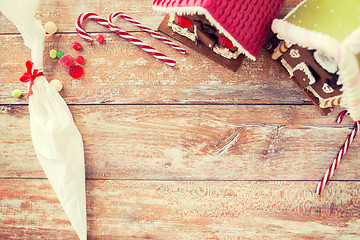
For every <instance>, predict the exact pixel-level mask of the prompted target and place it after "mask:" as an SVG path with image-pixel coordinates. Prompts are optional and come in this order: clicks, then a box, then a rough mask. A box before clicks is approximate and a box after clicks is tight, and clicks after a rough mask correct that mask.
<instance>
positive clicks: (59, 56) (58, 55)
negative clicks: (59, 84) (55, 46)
mask: <svg viewBox="0 0 360 240" xmlns="http://www.w3.org/2000/svg"><path fill="white" fill-rule="evenodd" d="M56 56H57V58H58V59H60V58H62V56H64V53H63V52H57V54H56Z"/></svg>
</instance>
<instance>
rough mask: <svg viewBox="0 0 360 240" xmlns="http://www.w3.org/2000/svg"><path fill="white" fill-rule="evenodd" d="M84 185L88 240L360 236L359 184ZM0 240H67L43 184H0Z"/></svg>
mask: <svg viewBox="0 0 360 240" xmlns="http://www.w3.org/2000/svg"><path fill="white" fill-rule="evenodd" d="M313 185H314V182H301V181H300V182H298V181H296V182H288V181H284V182H283V181H281V182H272V181H270V182H248V181H240V182H228V181H215V182H214V181H200V182H193V181H191V182H187V181H184V182H182V181H181V182H177V181H175V182H173V181H115V180H109V181H102V180H97V181H87V182H86V188H87V214H88V235H89V239H238V238H242V239H347V240H348V239H350V240H351V239H359V237H360V235H359V232H360V219H359V216H360V212H359V209H360V201H359V197H358V194H359V191H360V183H359V182H330V183H329V187H328V188H326V190H325V191H324V192H323V194H322V196H321V197H319V196H317V195H316V194H315V193H314V191H313ZM0 193H1V194H0V215H1V216H2V217H1V218H0V238H1V239H43V238H46V239H74V238H75V237H76V235H75V233H74V230H73V229H72V227H71V225H70V223H69V222H68V220H67V218H66V216H65V213H64V212H63V211H62V209H61V206H60V204H59V202H58V200H57V198H56V196H55V194H54V193H53V191H52V189H51V187H50V185H49V184H48V183H47V180H33V179H23V180H19V179H18V180H10V179H1V180H0Z"/></svg>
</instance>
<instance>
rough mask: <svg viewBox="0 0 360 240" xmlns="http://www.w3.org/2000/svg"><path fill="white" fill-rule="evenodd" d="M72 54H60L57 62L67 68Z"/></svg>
mask: <svg viewBox="0 0 360 240" xmlns="http://www.w3.org/2000/svg"><path fill="white" fill-rule="evenodd" d="M72 60H73V58H72V56H71V55H70V54H65V55H64V56H62V57H61V58H60V59H59V63H60V64H61V65H63V66H64V67H67V68H69V67H70V65H71V63H72Z"/></svg>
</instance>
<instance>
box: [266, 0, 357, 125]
mask: <svg viewBox="0 0 360 240" xmlns="http://www.w3.org/2000/svg"><path fill="white" fill-rule="evenodd" d="M304 2H305V1H304ZM300 5H301V4H300ZM300 5H298V6H297V7H296V8H295V9H294V10H293V11H291V12H290V13H289V14H288V15H287V16H286V17H289V16H291V14H292V13H294V12H295V11H296V9H298V7H299V6H300ZM286 17H285V18H286ZM272 30H273V32H274V33H277V34H278V38H279V39H282V40H286V41H288V42H291V43H293V44H298V45H299V46H301V47H304V48H308V49H310V50H311V49H320V50H322V51H325V52H326V53H328V54H329V56H331V57H333V58H334V60H335V61H336V63H337V64H338V68H339V71H338V74H339V79H338V82H337V83H338V84H342V85H343V87H342V88H341V89H340V90H341V91H342V92H343V94H342V95H341V97H342V100H341V103H340V105H341V106H342V107H345V108H346V109H347V110H348V111H349V113H350V117H351V118H352V119H353V120H354V121H358V120H360V101H359V96H360V74H359V73H360V71H359V63H358V61H357V59H356V54H359V53H360V41H359V38H360V27H357V28H356V29H355V30H354V31H352V32H351V34H350V35H348V36H347V37H346V38H345V39H344V40H343V42H339V41H338V40H337V39H335V38H333V37H331V36H329V35H326V34H323V33H320V32H316V31H312V30H309V29H305V28H303V27H299V26H296V25H294V24H291V23H288V22H286V21H284V20H280V19H275V20H274V21H273V23H272ZM310 40H311V41H310Z"/></svg>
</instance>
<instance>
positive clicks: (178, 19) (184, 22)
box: [175, 16, 192, 28]
mask: <svg viewBox="0 0 360 240" xmlns="http://www.w3.org/2000/svg"><path fill="white" fill-rule="evenodd" d="M175 22H176V24H177V25H179V27H182V28H188V27H191V25H192V23H191V21H190V20H189V19H187V18H184V17H181V16H176V18H175Z"/></svg>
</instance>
